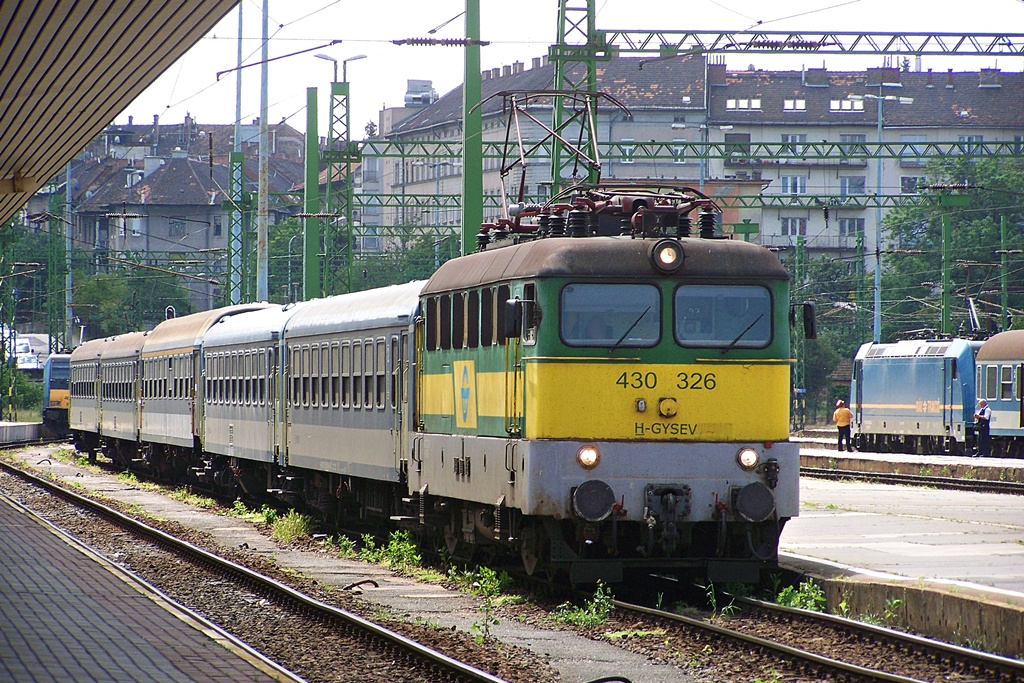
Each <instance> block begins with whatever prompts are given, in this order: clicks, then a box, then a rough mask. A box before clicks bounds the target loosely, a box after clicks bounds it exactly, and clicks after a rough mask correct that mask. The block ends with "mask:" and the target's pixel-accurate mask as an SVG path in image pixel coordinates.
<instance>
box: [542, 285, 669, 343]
mask: <svg viewBox="0 0 1024 683" xmlns="http://www.w3.org/2000/svg"><path fill="white" fill-rule="evenodd" d="M559 328H560V333H561V335H562V341H564V342H565V343H566V344H567V345H569V346H602V347H612V346H625V347H651V346H655V345H657V343H658V341H659V340H660V339H661V292H660V290H659V289H658V288H657V287H655V286H654V285H635V284H591V283H577V284H571V285H566V286H565V287H564V288H563V289H562V296H561V314H560V321H559Z"/></svg>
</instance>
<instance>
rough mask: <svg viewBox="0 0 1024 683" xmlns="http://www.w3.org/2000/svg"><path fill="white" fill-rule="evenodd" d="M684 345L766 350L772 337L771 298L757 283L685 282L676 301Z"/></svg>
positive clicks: (678, 338)
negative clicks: (718, 283)
mask: <svg viewBox="0 0 1024 683" xmlns="http://www.w3.org/2000/svg"><path fill="white" fill-rule="evenodd" d="M674 312H675V323H674V325H673V327H674V329H675V337H676V341H677V342H679V344H681V345H682V346H700V347H704V346H710V347H729V348H739V349H763V348H764V347H766V346H768V344H769V343H770V342H771V340H772V298H771V294H770V293H769V291H768V290H767V289H766V288H764V287H761V286H757V285H682V286H681V287H679V288H678V289H677V290H676V293H675V301H674Z"/></svg>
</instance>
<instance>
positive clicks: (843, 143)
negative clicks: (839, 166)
mask: <svg viewBox="0 0 1024 683" xmlns="http://www.w3.org/2000/svg"><path fill="white" fill-rule="evenodd" d="M866 142H867V136H866V135H864V134H862V133H856V134H853V135H840V136H839V151H840V152H842V153H843V154H867V149H866V148H865V147H864V143H866Z"/></svg>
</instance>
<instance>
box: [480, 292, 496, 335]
mask: <svg viewBox="0 0 1024 683" xmlns="http://www.w3.org/2000/svg"><path fill="white" fill-rule="evenodd" d="M493 340H494V290H493V289H491V288H490V287H484V288H483V291H482V292H481V293H480V346H490V345H491V344H492V343H494V342H493Z"/></svg>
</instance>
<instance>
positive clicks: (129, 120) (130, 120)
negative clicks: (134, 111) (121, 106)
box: [128, 114, 132, 126]
mask: <svg viewBox="0 0 1024 683" xmlns="http://www.w3.org/2000/svg"><path fill="white" fill-rule="evenodd" d="M128 125H129V126H130V125H132V115H131V114H129V115H128Z"/></svg>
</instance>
